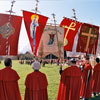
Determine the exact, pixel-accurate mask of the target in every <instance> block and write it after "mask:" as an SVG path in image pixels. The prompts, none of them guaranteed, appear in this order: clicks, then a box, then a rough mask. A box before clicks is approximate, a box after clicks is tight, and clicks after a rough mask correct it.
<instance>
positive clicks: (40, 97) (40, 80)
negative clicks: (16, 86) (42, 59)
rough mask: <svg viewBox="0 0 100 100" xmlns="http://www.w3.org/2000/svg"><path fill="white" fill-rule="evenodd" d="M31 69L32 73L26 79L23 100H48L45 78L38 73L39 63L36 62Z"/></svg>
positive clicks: (42, 74)
mask: <svg viewBox="0 0 100 100" xmlns="http://www.w3.org/2000/svg"><path fill="white" fill-rule="evenodd" d="M33 69H34V72H32V73H30V74H28V75H27V77H26V81H25V86H26V89H25V97H24V100H48V93H47V86H48V82H47V78H46V75H45V74H44V73H41V72H40V71H39V69H40V63H39V62H38V61H37V60H36V61H35V62H34V63H33Z"/></svg>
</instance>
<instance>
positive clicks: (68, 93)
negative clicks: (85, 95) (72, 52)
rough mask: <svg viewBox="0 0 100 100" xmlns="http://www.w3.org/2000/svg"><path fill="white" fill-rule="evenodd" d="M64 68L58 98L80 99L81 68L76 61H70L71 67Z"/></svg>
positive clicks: (64, 99)
mask: <svg viewBox="0 0 100 100" xmlns="http://www.w3.org/2000/svg"><path fill="white" fill-rule="evenodd" d="M61 70H62V66H60V73H61V79H60V84H59V90H58V96H57V100H80V87H81V70H80V69H79V68H78V67H77V66H76V61H75V60H74V59H72V60H71V61H70V67H68V68H66V69H64V70H63V71H61Z"/></svg>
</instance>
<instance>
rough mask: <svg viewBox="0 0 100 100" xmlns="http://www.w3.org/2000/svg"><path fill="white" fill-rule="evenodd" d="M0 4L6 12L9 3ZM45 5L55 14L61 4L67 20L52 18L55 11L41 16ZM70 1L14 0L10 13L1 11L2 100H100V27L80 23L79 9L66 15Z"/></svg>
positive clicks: (0, 91) (0, 85) (0, 93)
mask: <svg viewBox="0 0 100 100" xmlns="http://www.w3.org/2000/svg"><path fill="white" fill-rule="evenodd" d="M33 1H34V2H35V6H34V7H33V8H34V9H32V10H30V11H29V10H27V9H28V7H29V6H30V5H32V3H31V2H33ZM0 2H1V3H2V4H3V9H4V5H6V2H9V1H0ZM17 2H19V5H18V4H16V3H17ZM20 2H24V3H20ZM41 2H42V3H43V7H44V5H45V2H49V3H51V4H50V7H51V9H52V8H53V5H55V3H53V2H56V3H57V4H58V5H59V6H57V7H56V6H54V8H55V9H53V10H54V11H55V10H57V12H56V13H57V14H59V13H60V15H61V13H62V12H63V15H62V16H63V17H61V16H57V15H56V13H51V16H52V18H50V16H49V10H51V9H50V8H49V9H47V8H46V9H45V10H47V11H46V13H48V14H45V15H44V14H41V9H40V8H39V4H40V7H41V5H42V3H41ZM64 2H66V1H38V0H30V1H15V0H11V3H10V5H11V6H10V10H7V11H6V13H2V12H1V11H0V100H100V26H99V24H94V23H89V22H88V21H79V20H78V17H77V15H78V14H77V11H76V9H77V7H76V9H74V8H72V15H71V18H69V17H66V16H64V13H66V12H67V13H68V11H65V10H63V11H62V12H61V11H59V10H58V8H59V7H60V5H61V4H63V3H64ZM49 3H46V5H45V6H48V7H49ZM84 3H85V2H84ZM28 4H29V5H28ZM7 5H9V4H7ZM23 5H24V6H23ZM15 6H19V7H22V9H21V10H20V12H21V13H22V15H21V16H20V15H18V14H17V13H16V12H14V7H15ZM32 6H33V5H32ZM23 7H25V8H27V9H25V8H23ZM64 7H65V8H66V7H67V6H64ZM69 7H71V6H70V5H69ZM5 8H6V7H5ZM30 8H31V6H30ZM44 8H45V7H44ZM65 8H63V7H61V9H65ZM0 9H1V8H0ZM3 9H2V10H3ZM84 9H85V8H84ZM16 11H17V10H16ZM85 12H86V10H85ZM87 14H90V13H88V12H87ZM57 17H60V18H61V21H59V24H58V22H57V21H58V18H57ZM85 17H86V16H85ZM93 17H95V16H93ZM50 20H51V22H50ZM98 22H99V21H97V23H98Z"/></svg>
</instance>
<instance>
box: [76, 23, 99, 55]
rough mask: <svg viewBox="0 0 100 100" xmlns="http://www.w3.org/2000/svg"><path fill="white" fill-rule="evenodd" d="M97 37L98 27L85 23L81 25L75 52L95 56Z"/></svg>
mask: <svg viewBox="0 0 100 100" xmlns="http://www.w3.org/2000/svg"><path fill="white" fill-rule="evenodd" d="M98 37H99V27H98V26H95V25H91V24H86V23H84V24H82V27H81V30H80V34H79V38H78V43H77V52H83V53H88V54H96V49H97V44H98Z"/></svg>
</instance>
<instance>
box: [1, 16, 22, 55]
mask: <svg viewBox="0 0 100 100" xmlns="http://www.w3.org/2000/svg"><path fill="white" fill-rule="evenodd" d="M8 20H9V15H7V14H0V55H2V56H3V55H4V56H5V55H6V45H7V44H6V42H7V41H6V40H7V39H6V38H7V35H8V55H12V56H16V55H17V54H18V40H19V34H20V27H21V22H22V17H20V16H14V15H12V16H11V21H10V23H9V22H8ZM8 25H9V32H8ZM7 32H8V33H7Z"/></svg>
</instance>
